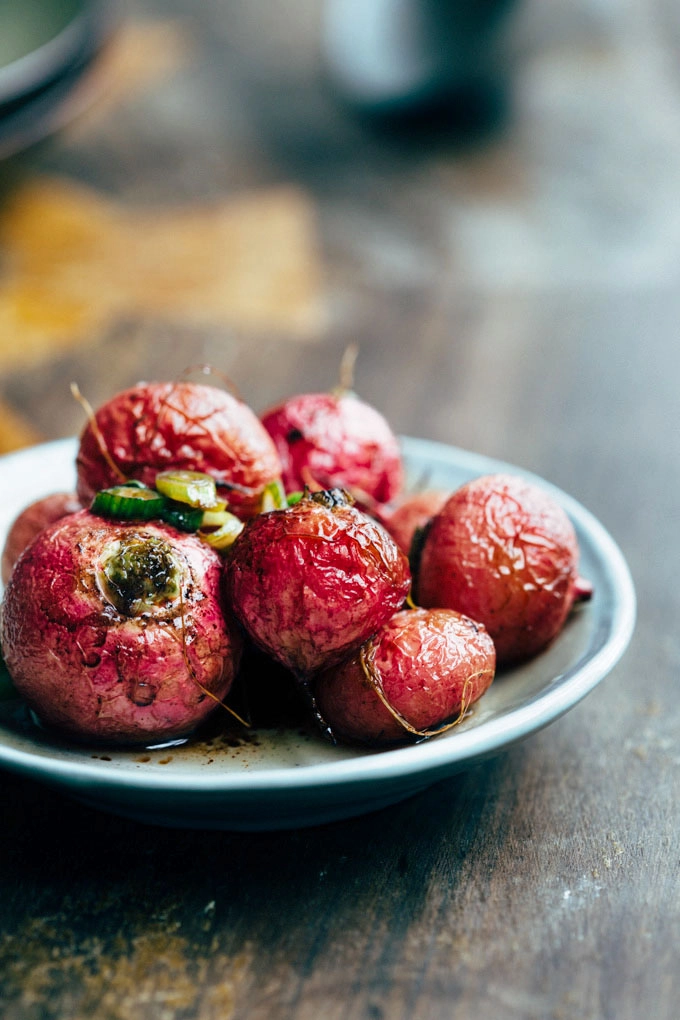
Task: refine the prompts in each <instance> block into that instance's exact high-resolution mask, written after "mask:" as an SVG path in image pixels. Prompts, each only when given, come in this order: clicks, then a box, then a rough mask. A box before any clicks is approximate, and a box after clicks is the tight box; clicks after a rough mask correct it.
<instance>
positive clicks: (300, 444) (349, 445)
mask: <svg viewBox="0 0 680 1020" xmlns="http://www.w3.org/2000/svg"><path fill="white" fill-rule="evenodd" d="M262 422H263V424H264V426H265V428H266V429H267V431H268V432H269V434H270V435H271V437H272V439H273V440H274V443H275V444H276V449H277V450H278V453H279V457H280V458H281V463H282V465H283V476H282V477H283V482H284V485H285V487H286V489H287V490H288V491H289V492H290V491H294V490H301V489H304V487H305V485H311V484H312V483H316V485H317V486H318V487H320V488H322V489H332V488H336V487H339V488H344V489H348V490H349V491H350V492H351V493H352V495H353V496H354V497H355V499H356V500H357V502H358V503H360V504H362V505H364V506H366V508H367V509H370V508H371V505H372V504H373V503H378V504H381V503H387V502H388V501H389V500H391V499H394V498H395V497H396V496H397V495H398V494H399V491H400V489H401V485H402V462H401V452H400V450H399V443H398V442H397V439H396V437H395V435H394V433H393V432H392V429H391V428H390V426H389V425H388V423H387V421H386V420H385V418H384V417H383V416H382V415H381V414H380V412H379V411H376V410H375V408H373V407H371V406H370V404H366V403H365V402H364V401H363V400H359V398H358V397H356V396H355V395H354V394H352V393H341V394H337V395H336V394H333V393H305V394H301V395H300V396H297V397H291V398H290V399H289V400H286V401H284V403H282V404H280V405H279V406H278V407H275V408H272V409H271V410H270V411H268V412H267V413H266V414H264V415H263V417H262Z"/></svg>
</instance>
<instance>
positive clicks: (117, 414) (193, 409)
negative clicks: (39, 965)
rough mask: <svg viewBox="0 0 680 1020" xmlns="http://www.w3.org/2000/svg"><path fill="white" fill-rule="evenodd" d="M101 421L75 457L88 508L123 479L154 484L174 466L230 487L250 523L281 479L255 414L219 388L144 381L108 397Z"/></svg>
mask: <svg viewBox="0 0 680 1020" xmlns="http://www.w3.org/2000/svg"><path fill="white" fill-rule="evenodd" d="M95 418H96V423H97V429H96V430H95V429H94V428H93V425H92V423H91V422H90V423H89V424H88V425H87V426H86V428H85V430H84V431H83V434H82V437H81V440H80V448H79V450H78V456H77V460H76V464H77V469H78V495H79V497H80V499H81V500H82V502H83V504H84V505H85V504H87V505H89V503H90V502H91V500H92V498H93V496H94V495H95V493H96V492H98V491H99V490H100V489H106V488H109V487H110V486H112V485H117V484H119V483H120V482H121V480H122V479H124V478H125V479H131V478H135V479H138V480H139V481H141V482H143V483H144V484H145V485H150V486H153V484H154V481H155V478H156V475H157V474H158V472H159V471H165V470H168V469H170V468H176V469H181V470H190V471H202V472H204V473H205V474H209V475H212V476H213V478H215V480H216V481H217V483H218V486H223V487H225V496H226V498H227V499H228V500H229V506H230V509H231V510H232V512H233V513H235V514H237V516H240V517H244V518H245V517H248V516H252V515H253V514H254V513H257V511H258V510H259V508H260V498H261V494H262V490H263V489H264V487H265V486H266V485H269V484H270V483H271V482H273V481H275V480H276V479H278V478H279V477H280V474H281V464H280V462H279V458H278V454H277V453H276V449H275V447H274V444H273V443H272V440H271V439H270V437H269V435H268V434H267V432H266V430H265V429H264V428H263V426H262V425H261V424H260V421H259V420H258V418H257V416H256V415H255V413H254V412H253V411H251V409H250V408H249V407H248V406H247V405H246V404H244V403H243V402H242V401H240V400H238V399H237V398H236V397H234V396H232V395H231V394H230V393H226V392H224V391H223V390H219V389H217V388H216V387H214V386H205V385H202V384H198V383H190V382H178V383H169V382H165V383H160V382H155V383H140V384H139V385H138V386H134V387H133V388H132V389H129V390H125V391H123V392H122V393H119V394H117V396H115V397H113V398H112V399H111V400H109V401H108V403H106V404H104V405H103V407H101V408H100V409H99V410H98V411H97V413H96V416H95ZM97 432H98V433H99V436H98V435H97ZM102 438H103V440H104V443H105V446H106V451H107V453H108V457H107V456H106V455H105V454H104V452H103V451H102V448H101V442H100V440H101V439H102ZM109 459H110V460H109ZM110 461H112V463H110Z"/></svg>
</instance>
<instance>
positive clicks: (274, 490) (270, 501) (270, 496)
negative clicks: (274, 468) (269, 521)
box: [260, 478, 287, 514]
mask: <svg viewBox="0 0 680 1020" xmlns="http://www.w3.org/2000/svg"><path fill="white" fill-rule="evenodd" d="M286 506H287V503H286V492H285V489H284V488H283V485H282V483H281V480H280V479H278V478H277V479H276V481H275V482H270V483H269V485H265V487H264V489H263V490H262V499H261V501H260V513H263V514H266V513H269V511H270V510H284V509H285V507H286Z"/></svg>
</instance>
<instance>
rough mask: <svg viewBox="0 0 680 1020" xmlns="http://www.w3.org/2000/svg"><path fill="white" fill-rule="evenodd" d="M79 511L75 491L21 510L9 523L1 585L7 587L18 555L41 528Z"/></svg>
mask: <svg viewBox="0 0 680 1020" xmlns="http://www.w3.org/2000/svg"><path fill="white" fill-rule="evenodd" d="M78 510H82V506H81V504H80V501H79V499H78V497H77V496H76V494H75V492H55V493H53V494H52V495H51V496H45V497H44V499H39V500H36V502H35V503H31V504H30V506H27V507H26V509H25V510H22V512H21V513H20V514H19V516H18V517H17V518H16V520H15V521H14V523H13V524H12V527H11V528H10V530H9V533H8V535H7V539H6V541H5V546H4V549H3V550H2V582H3V584H7V582H8V580H9V576H10V574H11V573H12V569H13V568H14V564H15V563H16V561H17V560H18V559H19V556H20V555H21V553H22V552H23V551H24V549H25V548H26V547H27V546H28V545H30V543H31V542H32V541H33V539H34V538H35V536H36V535H39V534H40V532H41V531H42V530H43V528H46V527H47V526H48V525H49V524H54V522H55V521H58V520H60V519H61V518H62V517H65V516H66V515H67V514H74V513H77V512H78Z"/></svg>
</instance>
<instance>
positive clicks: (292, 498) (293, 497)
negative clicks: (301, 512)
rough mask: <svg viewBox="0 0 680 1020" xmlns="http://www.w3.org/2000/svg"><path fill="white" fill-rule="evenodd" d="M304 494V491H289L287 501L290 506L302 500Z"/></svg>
mask: <svg viewBox="0 0 680 1020" xmlns="http://www.w3.org/2000/svg"><path fill="white" fill-rule="evenodd" d="M303 496H304V492H289V493H288V495H287V496H286V503H287V504H288V506H295V504H296V503H299V502H300V500H301V499H302V497H303Z"/></svg>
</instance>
